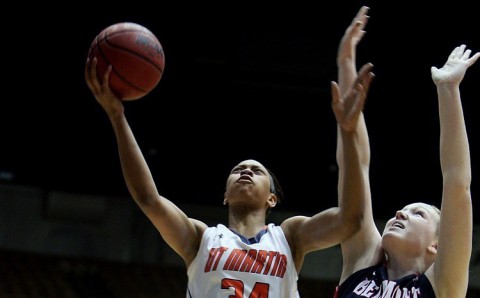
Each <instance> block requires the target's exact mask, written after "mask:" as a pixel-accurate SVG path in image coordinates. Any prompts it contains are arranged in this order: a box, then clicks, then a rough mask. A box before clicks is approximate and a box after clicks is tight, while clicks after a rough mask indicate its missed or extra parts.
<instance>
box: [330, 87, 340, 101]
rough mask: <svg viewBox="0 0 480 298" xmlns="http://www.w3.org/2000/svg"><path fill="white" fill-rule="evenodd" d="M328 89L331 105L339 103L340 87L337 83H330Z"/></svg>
mask: <svg viewBox="0 0 480 298" xmlns="http://www.w3.org/2000/svg"><path fill="white" fill-rule="evenodd" d="M330 87H331V90H332V105H334V104H336V103H337V102H339V101H340V87H339V86H338V84H337V82H334V81H331V82H330Z"/></svg>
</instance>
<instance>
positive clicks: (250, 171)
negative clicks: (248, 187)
mask: <svg viewBox="0 0 480 298" xmlns="http://www.w3.org/2000/svg"><path fill="white" fill-rule="evenodd" d="M242 175H248V176H253V172H252V170H250V169H249V168H245V169H243V170H242V171H241V172H240V176H242Z"/></svg>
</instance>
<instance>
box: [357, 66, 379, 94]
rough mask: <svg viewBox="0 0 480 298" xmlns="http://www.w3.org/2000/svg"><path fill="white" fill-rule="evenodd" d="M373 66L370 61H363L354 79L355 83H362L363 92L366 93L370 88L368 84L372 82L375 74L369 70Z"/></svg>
mask: <svg viewBox="0 0 480 298" xmlns="http://www.w3.org/2000/svg"><path fill="white" fill-rule="evenodd" d="M372 68H373V64H372V63H370V62H367V63H365V64H364V65H363V66H362V67H361V68H360V71H359V72H358V77H357V80H356V81H355V85H362V87H363V89H364V91H365V93H368V90H369V88H370V84H371V83H372V80H373V78H374V77H375V74H374V73H373V72H372V71H371V70H372Z"/></svg>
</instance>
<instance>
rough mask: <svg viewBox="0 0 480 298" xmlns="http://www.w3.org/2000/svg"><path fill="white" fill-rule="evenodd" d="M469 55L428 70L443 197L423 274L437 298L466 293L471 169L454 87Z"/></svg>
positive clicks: (457, 54) (458, 54)
mask: <svg viewBox="0 0 480 298" xmlns="http://www.w3.org/2000/svg"><path fill="white" fill-rule="evenodd" d="M470 54H471V50H469V49H466V46H465V45H461V46H458V47H456V48H455V49H454V50H453V51H452V53H451V54H450V56H449V57H448V60H447V62H446V63H445V65H444V66H443V67H442V68H440V69H437V68H436V67H432V69H431V73H432V79H433V82H434V83H435V85H436V88H437V95H438V111H439V119H440V164H441V169H442V176H443V194H442V205H441V217H440V228H439V229H440V230H439V239H438V250H437V257H436V259H435V263H434V265H433V266H431V267H430V268H429V269H428V271H427V272H426V274H427V276H428V277H429V279H430V280H431V282H432V284H433V286H434V289H435V292H436V294H437V297H465V295H466V291H467V288H468V269H469V263H470V257H471V253H472V233H473V230H472V229H473V228H472V201H471V196H470V183H471V168H470V150H469V145H468V138H467V131H466V128H465V121H464V117H463V109H462V102H461V98H460V83H461V81H462V79H463V77H464V75H465V72H466V70H467V69H468V68H469V67H470V66H471V65H473V64H474V63H475V61H477V59H478V58H480V53H476V54H475V55H473V56H472V57H470ZM452 252H454V253H452Z"/></svg>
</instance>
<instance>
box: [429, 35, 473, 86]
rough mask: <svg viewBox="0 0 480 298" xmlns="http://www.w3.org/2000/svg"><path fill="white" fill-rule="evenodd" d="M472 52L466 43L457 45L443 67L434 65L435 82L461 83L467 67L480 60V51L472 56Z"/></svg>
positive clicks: (432, 71) (433, 76) (433, 75)
mask: <svg viewBox="0 0 480 298" xmlns="http://www.w3.org/2000/svg"><path fill="white" fill-rule="evenodd" d="M471 53H472V51H471V50H469V49H467V50H466V46H465V45H464V44H462V45H460V46H458V47H456V48H455V49H454V50H453V51H452V53H451V54H450V56H449V57H448V60H447V62H446V63H445V65H444V66H443V67H442V68H440V69H438V68H436V67H435V66H432V68H431V73H432V79H433V82H434V83H435V84H436V85H439V84H454V85H459V84H460V82H461V81H462V79H463V77H464V75H465V72H466V71H467V69H468V68H469V67H470V66H472V65H473V64H474V63H475V62H476V61H477V60H478V58H480V52H477V53H476V54H475V55H473V56H472V57H470V54H471Z"/></svg>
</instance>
